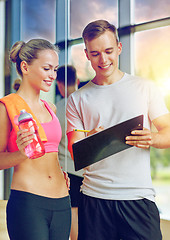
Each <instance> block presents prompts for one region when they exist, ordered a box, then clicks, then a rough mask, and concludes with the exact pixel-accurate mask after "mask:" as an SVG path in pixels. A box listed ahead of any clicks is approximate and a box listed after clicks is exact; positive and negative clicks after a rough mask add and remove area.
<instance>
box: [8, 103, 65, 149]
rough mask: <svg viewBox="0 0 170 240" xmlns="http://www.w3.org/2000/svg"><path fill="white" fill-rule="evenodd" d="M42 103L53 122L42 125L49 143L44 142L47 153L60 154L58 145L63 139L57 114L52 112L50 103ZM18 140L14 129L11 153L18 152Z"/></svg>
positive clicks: (10, 146)
mask: <svg viewBox="0 0 170 240" xmlns="http://www.w3.org/2000/svg"><path fill="white" fill-rule="evenodd" d="M41 101H42V102H43V103H44V105H45V107H46V108H47V110H48V111H49V113H50V114H51V116H52V120H51V121H50V122H46V123H41V125H42V127H43V129H44V131H45V134H46V136H47V142H44V147H45V152H46V153H49V152H58V145H59V143H60V141H61V137H62V130H61V126H60V122H59V120H58V118H57V116H56V115H55V113H54V112H53V111H52V109H51V108H50V106H49V105H48V103H47V102H46V101H44V100H41ZM16 139H17V135H16V133H15V130H14V129H12V131H11V132H10V136H9V141H8V151H9V152H15V151H17V150H18V147H17V144H16Z"/></svg>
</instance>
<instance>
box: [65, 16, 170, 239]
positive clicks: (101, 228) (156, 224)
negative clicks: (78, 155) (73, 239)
mask: <svg viewBox="0 0 170 240" xmlns="http://www.w3.org/2000/svg"><path fill="white" fill-rule="evenodd" d="M83 39H84V42H85V46H86V49H85V53H86V56H87V58H88V60H90V61H91V65H92V67H93V69H94V70H95V72H96V76H95V77H94V79H93V80H92V81H91V82H89V83H88V84H87V85H86V86H85V87H83V88H81V89H79V90H78V91H76V92H74V93H73V94H72V95H71V96H70V97H69V99H68V104H67V119H68V127H67V136H68V148H69V151H70V153H71V154H72V157H73V153H72V144H73V143H74V142H75V141H77V140H79V139H82V138H84V137H85V134H84V133H83V132H74V131H73V129H74V128H79V129H90V130H91V131H90V132H89V133H88V135H91V134H93V133H95V132H99V131H101V130H102V129H103V128H108V127H111V126H114V125H116V124H118V123H121V122H123V121H126V120H128V119H131V118H133V117H136V116H138V115H141V114H143V115H144V128H143V130H138V131H137V130H136V131H133V132H132V136H128V137H127V138H126V143H127V144H129V145H132V146H134V147H131V148H128V149H127V150H124V151H121V152H119V153H117V154H114V155H112V156H110V157H108V158H106V159H103V160H101V161H100V162H98V163H95V164H93V165H91V166H89V167H87V168H85V169H84V171H85V173H84V181H83V185H82V187H81V191H82V199H81V204H80V205H81V206H80V208H79V237H78V239H79V240H95V239H99V240H108V239H109V240H120V239H122V240H138V239H143V240H160V239H162V236H161V231H160V219H159V213H158V209H157V207H156V205H155V202H154V201H155V191H154V189H153V186H152V181H151V175H150V152H149V148H150V146H152V147H156V148H169V147H170V114H169V112H168V110H167V108H166V106H165V104H164V101H163V100H162V98H161V96H160V93H159V92H158V91H157V88H156V86H155V85H154V84H153V83H152V82H150V81H148V80H144V79H141V78H139V77H135V76H131V75H129V74H127V73H124V72H122V71H120V69H119V68H118V58H119V55H120V54H121V51H122V44H121V42H119V41H118V36H117V29H116V28H115V26H114V25H111V24H110V23H108V22H107V21H104V20H98V21H94V22H91V23H89V24H88V25H87V26H86V27H85V29H84V31H83ZM151 122H152V123H153V124H154V125H155V127H156V129H157V132H151V130H150V128H151ZM80 161H81V160H80Z"/></svg>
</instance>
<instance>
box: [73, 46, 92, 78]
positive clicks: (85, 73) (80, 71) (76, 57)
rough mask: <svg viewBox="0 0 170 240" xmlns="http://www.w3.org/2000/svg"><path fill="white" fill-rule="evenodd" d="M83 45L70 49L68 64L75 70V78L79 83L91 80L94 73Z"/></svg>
mask: <svg viewBox="0 0 170 240" xmlns="http://www.w3.org/2000/svg"><path fill="white" fill-rule="evenodd" d="M84 49H85V46H84V44H77V45H75V46H72V47H71V59H70V61H69V63H70V64H72V65H74V66H75V68H76V69H77V76H78V78H79V80H80V81H81V82H84V81H88V80H92V79H93V77H94V75H95V72H94V70H93V68H92V67H91V64H90V61H88V60H87V58H86V55H85V52H84Z"/></svg>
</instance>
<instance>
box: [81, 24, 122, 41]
mask: <svg viewBox="0 0 170 240" xmlns="http://www.w3.org/2000/svg"><path fill="white" fill-rule="evenodd" d="M105 31H111V32H113V33H114V35H115V37H116V41H117V43H118V32H117V28H116V27H115V26H114V25H113V24H110V23H109V22H108V21H106V20H97V21H93V22H90V23H89V24H88V25H87V26H86V27H85V28H84V30H83V33H82V37H83V39H84V42H86V41H91V40H93V39H95V38H98V37H100V35H102V34H103V33H104V32H105Z"/></svg>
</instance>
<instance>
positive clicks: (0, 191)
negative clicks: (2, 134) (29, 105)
mask: <svg viewBox="0 0 170 240" xmlns="http://www.w3.org/2000/svg"><path fill="white" fill-rule="evenodd" d="M0 29H1V34H0V59H1V62H0V98H1V97H3V96H4V87H5V86H4V85H5V84H4V81H5V78H4V58H5V0H1V1H0ZM3 198H4V171H2V170H0V199H3Z"/></svg>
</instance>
